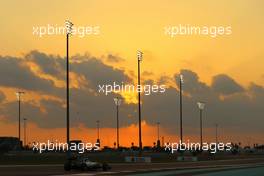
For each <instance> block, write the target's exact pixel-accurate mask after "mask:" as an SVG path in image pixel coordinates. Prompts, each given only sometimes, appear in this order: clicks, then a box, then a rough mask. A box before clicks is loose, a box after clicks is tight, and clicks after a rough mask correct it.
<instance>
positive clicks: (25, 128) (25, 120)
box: [23, 118, 27, 146]
mask: <svg viewBox="0 0 264 176" xmlns="http://www.w3.org/2000/svg"><path fill="white" fill-rule="evenodd" d="M23 120H24V146H26V145H27V124H26V122H27V119H26V118H24V119H23Z"/></svg>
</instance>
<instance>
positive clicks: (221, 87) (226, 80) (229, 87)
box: [212, 74, 244, 95]
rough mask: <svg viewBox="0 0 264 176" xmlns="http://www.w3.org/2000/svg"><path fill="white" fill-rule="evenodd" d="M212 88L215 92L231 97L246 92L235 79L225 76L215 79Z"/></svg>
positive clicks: (215, 77)
mask: <svg viewBox="0 0 264 176" xmlns="http://www.w3.org/2000/svg"><path fill="white" fill-rule="evenodd" d="M212 88H213V89H214V91H216V92H218V93H220V94H223V95H230V94H233V93H238V92H242V91H243V90H244V89H243V87H242V86H240V85H239V84H238V83H237V82H236V81H235V80H234V79H232V78H230V77H229V76H228V75H225V74H220V75H216V76H214V77H213V81H212Z"/></svg>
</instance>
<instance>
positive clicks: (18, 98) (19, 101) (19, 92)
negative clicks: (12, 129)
mask: <svg viewBox="0 0 264 176" xmlns="http://www.w3.org/2000/svg"><path fill="white" fill-rule="evenodd" d="M23 94H25V92H21V91H18V92H16V95H17V100H18V139H19V144H20V140H21V138H20V129H21V96H22V95H23Z"/></svg>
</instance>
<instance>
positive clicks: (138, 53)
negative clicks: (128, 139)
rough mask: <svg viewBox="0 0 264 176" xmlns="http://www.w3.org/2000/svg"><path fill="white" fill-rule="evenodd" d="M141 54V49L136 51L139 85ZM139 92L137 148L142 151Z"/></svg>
mask: <svg viewBox="0 0 264 176" xmlns="http://www.w3.org/2000/svg"><path fill="white" fill-rule="evenodd" d="M142 55H143V53H142V52H141V51H138V52H137V56H138V86H141V84H140V62H141V61H142ZM140 92H141V91H139V92H138V129H139V131H138V132H139V133H138V139H139V150H140V151H142V138H141V137H142V136H141V102H140V101H141V100H140Z"/></svg>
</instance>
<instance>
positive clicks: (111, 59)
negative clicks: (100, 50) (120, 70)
mask: <svg viewBox="0 0 264 176" xmlns="http://www.w3.org/2000/svg"><path fill="white" fill-rule="evenodd" d="M106 59H107V61H108V62H113V63H117V62H122V61H124V60H125V59H123V58H121V57H119V56H116V55H113V54H108V55H107V58H106Z"/></svg>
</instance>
